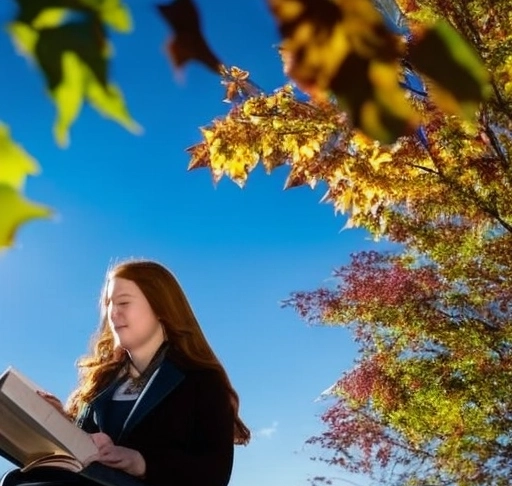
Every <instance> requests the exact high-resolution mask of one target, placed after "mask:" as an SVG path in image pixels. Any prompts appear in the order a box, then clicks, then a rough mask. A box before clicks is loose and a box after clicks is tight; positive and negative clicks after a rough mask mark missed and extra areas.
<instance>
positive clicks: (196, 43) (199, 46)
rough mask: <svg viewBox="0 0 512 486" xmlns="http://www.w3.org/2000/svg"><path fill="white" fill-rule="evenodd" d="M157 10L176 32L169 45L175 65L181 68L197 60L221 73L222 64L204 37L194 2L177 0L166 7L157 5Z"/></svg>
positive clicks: (168, 48)
mask: <svg viewBox="0 0 512 486" xmlns="http://www.w3.org/2000/svg"><path fill="white" fill-rule="evenodd" d="M157 8H158V10H159V12H160V15H161V16H162V17H163V18H164V20H165V21H166V22H167V23H168V24H169V25H170V26H171V27H172V28H173V30H174V32H175V37H174V38H172V39H171V40H170V41H169V42H168V44H167V50H168V51H169V55H170V57H171V61H172V63H173V65H174V66H175V67H177V68H180V67H181V66H183V64H185V63H187V62H188V61H190V60H193V59H195V60H196V61H199V62H202V63H203V64H204V65H205V66H207V67H209V68H210V69H211V70H212V71H214V72H216V73H219V72H220V70H221V66H222V63H221V61H220V60H219V58H218V57H217V56H216V55H215V54H214V53H213V51H212V50H211V49H210V46H209V45H208V44H207V42H206V40H205V38H204V36H203V33H202V31H201V23H200V19H199V13H198V11H197V9H196V7H195V5H194V3H193V2H192V0H175V1H174V2H171V3H169V4H166V5H157Z"/></svg>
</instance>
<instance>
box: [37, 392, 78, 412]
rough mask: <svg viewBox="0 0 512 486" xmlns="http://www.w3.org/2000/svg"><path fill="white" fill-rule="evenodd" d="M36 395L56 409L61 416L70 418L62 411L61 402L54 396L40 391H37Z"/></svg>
mask: <svg viewBox="0 0 512 486" xmlns="http://www.w3.org/2000/svg"><path fill="white" fill-rule="evenodd" d="M37 394H38V395H39V396H40V397H42V398H44V399H45V400H46V401H47V402H48V403H49V404H50V405H51V406H52V407H54V408H56V409H57V410H58V411H59V412H60V413H61V414H62V415H64V416H65V417H67V418H70V417H69V415H68V413H67V412H66V411H65V410H64V405H62V402H61V401H60V400H59V399H58V398H57V397H56V396H55V395H52V394H51V393H48V392H45V391H42V390H37Z"/></svg>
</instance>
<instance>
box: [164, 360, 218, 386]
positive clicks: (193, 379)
mask: <svg viewBox="0 0 512 486" xmlns="http://www.w3.org/2000/svg"><path fill="white" fill-rule="evenodd" d="M170 361H171V363H172V364H173V366H174V367H176V368H177V369H178V370H179V371H180V372H181V373H183V375H184V381H186V382H188V383H189V384H193V383H194V384H197V385H200V386H206V385H210V386H213V387H219V386H221V387H225V386H226V385H225V379H224V376H223V373H222V372H221V371H220V370H217V369H214V368H204V367H200V366H194V365H186V364H183V363H180V362H176V360H172V359H170Z"/></svg>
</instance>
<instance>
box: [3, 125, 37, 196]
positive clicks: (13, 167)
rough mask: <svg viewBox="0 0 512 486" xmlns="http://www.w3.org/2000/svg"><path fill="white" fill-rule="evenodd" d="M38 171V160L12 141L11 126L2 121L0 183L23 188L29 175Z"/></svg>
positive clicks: (19, 188) (14, 187) (17, 188)
mask: <svg viewBox="0 0 512 486" xmlns="http://www.w3.org/2000/svg"><path fill="white" fill-rule="evenodd" d="M37 173H39V166H38V165H37V162H36V161H35V160H34V159H33V158H32V157H31V156H30V155H29V154H27V153H26V152H25V151H24V150H23V149H22V148H21V147H20V146H19V145H17V144H16V143H14V142H13V141H12V139H11V137H10V133H9V128H8V127H7V126H6V125H4V124H3V123H1V122H0V184H3V185H8V186H10V187H12V188H13V189H16V190H21V189H22V188H23V185H24V183H25V179H26V177H27V175H33V174H37Z"/></svg>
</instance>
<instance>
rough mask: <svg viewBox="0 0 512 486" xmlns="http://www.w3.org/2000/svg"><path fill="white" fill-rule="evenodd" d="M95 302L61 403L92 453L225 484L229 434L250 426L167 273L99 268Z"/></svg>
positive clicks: (148, 479) (115, 464)
mask: <svg viewBox="0 0 512 486" xmlns="http://www.w3.org/2000/svg"><path fill="white" fill-rule="evenodd" d="M101 310H102V320H101V323H100V327H99V331H98V333H97V335H96V336H95V339H94V340H93V346H92V353H91V354H90V356H87V357H85V358H83V359H81V360H80V362H79V368H80V378H79V385H78V388H77V389H76V390H75V392H74V393H73V394H72V395H71V397H70V399H69V401H68V406H67V407H66V408H67V410H66V412H67V413H68V414H69V415H70V416H71V417H72V418H73V419H74V420H75V421H76V423H77V424H78V426H79V427H81V428H83V429H84V430H85V431H87V432H89V433H90V434H91V435H92V438H93V440H94V442H95V443H96V445H97V446H98V448H99V455H98V457H97V461H98V462H100V463H102V464H104V465H107V466H110V467H111V468H114V469H119V470H122V471H124V472H126V473H128V474H130V475H132V476H135V477H138V478H140V479H141V480H142V481H144V482H145V483H146V484H148V485H151V486H169V485H172V486H226V485H227V483H228V482H229V478H230V475H231V468H232V464H233V444H247V443H248V442H249V439H250V433H249V430H248V429H247V427H246V426H245V425H244V423H243V422H242V420H241V419H240V417H239V415H238V408H239V401H238V396H237V394H236V392H235V390H234V389H233V387H232V386H231V384H230V382H229V379H228V376H227V374H226V372H225V370H224V369H223V367H222V365H221V364H220V362H219V360H218V359H217V358H216V356H215V354H214V352H213V351H212V349H211V347H210V346H209V344H208V342H207V341H206V338H205V336H204V335H203V333H202V331H201V328H200V326H199V324H198V322H197V320H196V318H195V316H194V314H193V312H192V309H191V307H190V305H189V303H188V301H187V298H186V297H185V294H184V292H183V290H182V289H181V287H180V285H179V284H178V282H177V281H176V279H175V278H174V276H173V275H172V274H171V273H170V272H169V271H168V270H167V269H166V268H164V267H163V266H161V265H160V264H158V263H155V262H152V261H128V262H125V263H121V264H119V265H117V266H116V267H115V268H113V269H112V270H111V271H110V272H109V274H108V275H107V279H106V282H105V285H104V289H103V292H102V297H101ZM48 400H49V401H52V400H53V399H52V398H51V397H48ZM56 406H58V404H56ZM34 475H35V476H36V477H34ZM7 479H9V478H7ZM12 479H14V478H11V481H10V482H9V481H5V484H8V483H9V484H24V483H23V480H24V479H23V474H19V473H18V474H17V476H16V481H12ZM28 479H29V478H27V477H25V480H28ZM35 479H37V470H36V469H35V470H33V472H32V476H31V477H30V481H32V482H33V481H34V480H35ZM39 479H43V478H39ZM45 481H46V482H45V483H44V484H49V485H50V484H53V483H52V482H51V480H48V478H47V477H46V478H45ZM41 484H43V483H41ZM55 484H57V483H56V482H55ZM59 484H61V483H59ZM119 486H123V485H122V484H120V485H119Z"/></svg>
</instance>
